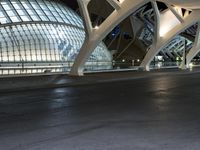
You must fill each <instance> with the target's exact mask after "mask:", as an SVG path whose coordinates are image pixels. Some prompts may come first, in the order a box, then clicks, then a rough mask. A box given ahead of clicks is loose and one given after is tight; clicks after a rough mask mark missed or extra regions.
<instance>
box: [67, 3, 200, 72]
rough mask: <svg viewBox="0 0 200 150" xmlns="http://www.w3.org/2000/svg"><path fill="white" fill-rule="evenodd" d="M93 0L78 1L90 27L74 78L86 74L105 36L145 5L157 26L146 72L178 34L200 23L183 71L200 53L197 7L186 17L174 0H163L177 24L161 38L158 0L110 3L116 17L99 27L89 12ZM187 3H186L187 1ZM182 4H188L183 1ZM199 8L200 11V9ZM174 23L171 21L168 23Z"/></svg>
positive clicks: (146, 61) (144, 62) (76, 65)
mask: <svg viewBox="0 0 200 150" xmlns="http://www.w3.org/2000/svg"><path fill="white" fill-rule="evenodd" d="M90 1H91V0H78V4H79V6H80V10H81V13H82V16H83V18H84V23H85V28H86V35H87V36H86V38H85V42H84V44H83V46H82V48H81V50H80V53H79V54H78V56H77V58H76V60H75V63H74V65H73V67H72V69H71V72H70V74H71V75H78V76H79V75H83V69H84V64H85V62H86V60H87V58H88V57H89V56H90V54H91V53H92V52H93V50H94V49H95V47H97V45H98V44H99V43H100V42H101V41H102V40H103V39H104V38H105V36H106V35H107V34H108V33H109V32H111V31H112V29H113V28H114V27H115V26H117V25H118V24H119V23H120V22H122V21H123V20H124V19H125V18H127V17H128V16H130V15H131V14H132V13H134V12H135V11H136V10H137V9H138V8H140V7H142V6H144V5H145V4H147V3H149V2H151V3H152V6H153V10H154V15H155V16H154V17H155V24H154V33H155V34H154V39H153V44H152V46H151V48H150V49H149V50H148V52H147V54H146V56H145V57H144V60H143V61H142V63H141V66H140V67H141V68H144V69H145V70H147V71H149V70H150V67H149V66H150V63H151V61H152V60H153V58H154V57H155V56H156V55H157V54H158V53H159V52H160V51H162V50H163V49H164V48H165V47H166V46H167V45H168V44H169V43H170V41H172V40H173V39H174V38H175V37H176V36H177V35H179V34H180V33H181V32H183V31H185V30H186V29H187V28H189V27H190V26H192V25H194V24H196V23H198V31H197V35H196V37H195V43H194V46H193V48H192V49H191V51H190V52H189V53H188V54H187V64H186V66H185V64H182V66H181V67H182V68H185V67H187V66H188V64H189V63H190V61H191V60H192V58H193V57H194V56H195V55H196V54H197V53H198V52H199V50H200V42H199V36H200V27H199V26H200V25H199V21H200V17H199V13H200V9H198V8H200V7H198V6H195V9H192V8H191V9H190V10H187V8H186V11H185V13H184V15H183V13H182V10H181V7H174V5H173V2H172V1H173V0H172V1H171V0H167V2H166V1H165V0H162V2H164V3H165V4H166V5H167V6H168V8H169V9H168V11H170V13H172V14H173V16H174V18H175V19H176V22H178V23H176V24H175V25H174V26H171V28H170V29H168V31H167V32H166V33H164V35H161V30H162V28H163V27H162V22H161V18H162V14H161V12H160V11H159V8H158V5H157V3H156V2H157V1H156V0H107V1H108V2H109V3H110V4H111V5H112V6H113V8H114V9H115V10H114V11H113V13H112V14H110V16H109V17H108V18H106V20H105V21H104V22H103V23H102V24H101V25H100V26H99V27H96V28H93V27H92V23H91V20H90V16H89V12H88V8H87V6H88V4H89V2H90ZM184 1H186V0H184ZM181 3H184V2H182V1H181ZM197 7H198V8H197ZM168 22H169V23H171V22H170V21H168Z"/></svg>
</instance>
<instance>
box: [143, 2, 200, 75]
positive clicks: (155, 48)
mask: <svg viewBox="0 0 200 150" xmlns="http://www.w3.org/2000/svg"><path fill="white" fill-rule="evenodd" d="M154 7H155V5H154ZM155 9H156V8H155ZM173 13H174V11H173ZM199 13H200V10H198V9H195V10H193V11H192V12H191V14H190V15H189V16H188V17H185V18H182V19H181V21H180V23H179V24H178V25H176V26H175V27H174V28H172V29H171V30H170V31H168V32H167V33H166V34H165V35H164V36H163V37H161V36H160V38H157V40H156V41H155V40H154V43H153V45H152V46H151V48H150V49H149V51H148V52H147V54H146V56H145V58H144V60H143V61H142V63H141V66H140V67H141V68H143V69H144V70H146V71H149V69H150V68H149V65H150V63H151V61H152V60H153V58H154V57H155V56H156V55H157V54H158V53H159V52H160V51H161V50H162V49H163V48H164V47H165V46H167V44H169V42H170V41H171V40H172V39H173V38H174V37H175V36H177V35H179V34H180V33H181V32H183V31H184V30H186V29H187V28H189V27H190V26H192V25H194V24H196V23H197V22H198V21H199V20H200V17H199ZM155 14H156V15H157V13H155ZM174 15H175V16H177V14H174ZM157 17H158V16H157ZM177 19H178V20H180V17H177ZM156 30H157V31H156V32H158V29H156Z"/></svg>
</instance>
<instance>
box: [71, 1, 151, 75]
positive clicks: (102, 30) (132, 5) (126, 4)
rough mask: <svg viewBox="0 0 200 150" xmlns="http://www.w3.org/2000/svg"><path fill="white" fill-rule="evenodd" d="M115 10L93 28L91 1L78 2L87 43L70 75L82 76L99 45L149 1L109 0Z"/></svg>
mask: <svg viewBox="0 0 200 150" xmlns="http://www.w3.org/2000/svg"><path fill="white" fill-rule="evenodd" d="M107 1H108V2H109V3H110V4H111V5H112V6H113V8H114V9H115V10H114V11H113V13H112V14H111V15H110V16H109V17H108V18H107V19H106V20H105V21H104V22H103V23H102V24H101V25H100V26H99V27H98V28H93V27H92V23H91V20H90V17H89V12H88V9H87V6H88V3H89V2H90V0H78V4H79V7H80V10H81V13H82V16H83V18H84V22H85V28H86V35H87V36H86V39H85V42H84V44H83V46H82V48H81V50H80V52H79V54H78V56H77V58H76V59H75V62H74V65H73V67H72V69H71V71H70V75H75V76H81V75H83V69H84V65H85V62H86V60H87V58H88V57H89V56H90V54H91V53H92V52H93V50H94V49H95V48H96V47H97V45H98V44H99V43H100V42H101V41H102V40H103V39H104V38H105V37H106V35H107V34H109V33H110V32H111V31H112V29H113V28H114V27H115V26H117V25H118V24H119V23H120V22H121V21H123V20H124V19H126V18H127V17H128V16H129V15H131V14H132V13H133V12H135V11H136V10H137V9H138V8H140V7H141V6H143V5H145V4H146V3H148V2H149V0H120V1H117V0H107Z"/></svg>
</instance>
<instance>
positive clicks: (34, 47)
mask: <svg viewBox="0 0 200 150" xmlns="http://www.w3.org/2000/svg"><path fill="white" fill-rule="evenodd" d="M0 39H1V41H0V65H1V66H0V67H1V68H0V69H1V70H3V71H2V72H0V74H7V71H4V70H9V68H10V70H11V69H12V68H13V70H12V71H11V72H14V73H13V74H15V72H16V73H17V72H19V70H20V69H22V68H21V67H23V68H24V67H25V66H26V67H28V68H34V67H35V68H36V67H39V68H40V67H46V66H49V65H51V66H52V65H55V64H56V66H57V67H61V64H62V65H63V64H66V63H68V62H70V63H69V65H67V67H68V69H70V68H71V66H72V64H73V61H74V59H75V58H76V56H77V54H78V53H79V50H80V48H81V46H82V44H83V42H84V39H85V30H84V25H83V21H82V19H81V18H80V17H79V16H78V15H77V14H76V13H75V12H74V11H73V10H71V9H70V8H68V7H66V6H63V5H62V4H61V3H60V2H54V1H49V0H48V1H47V0H1V1H0ZM111 60H112V57H111V54H110V53H109V51H108V50H107V48H106V46H105V45H104V43H102V42H100V43H99V44H98V45H97V47H95V50H94V52H93V53H92V54H91V55H90V57H88V59H87V64H86V65H88V66H92V65H93V64H92V63H91V62H93V61H98V62H102V64H101V63H99V64H98V65H99V66H100V67H102V68H104V69H106V68H107V67H111ZM31 65H32V66H31ZM17 66H18V70H17V69H16V68H17ZM5 68H6V69H5ZM7 68H8V69H7ZM1 70H0V71H1ZM16 70H17V71H16ZM42 71H43V70H42Z"/></svg>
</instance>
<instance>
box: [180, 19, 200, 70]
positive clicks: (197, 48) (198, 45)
mask: <svg viewBox="0 0 200 150" xmlns="http://www.w3.org/2000/svg"><path fill="white" fill-rule="evenodd" d="M199 52H200V22H198V28H197V33H196V36H195V41H194V44H193V47H192V49H191V50H190V51H189V53H188V54H187V56H186V62H185V61H183V62H182V63H181V66H180V67H181V68H182V69H186V68H189V64H190V63H191V61H192V59H193V58H194V57H195V56H196V55H197V54H198V53H199Z"/></svg>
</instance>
